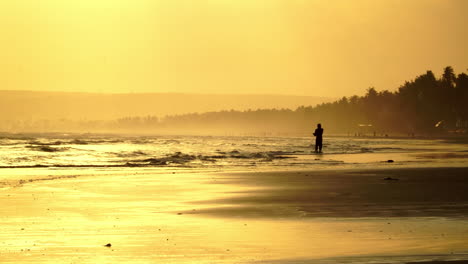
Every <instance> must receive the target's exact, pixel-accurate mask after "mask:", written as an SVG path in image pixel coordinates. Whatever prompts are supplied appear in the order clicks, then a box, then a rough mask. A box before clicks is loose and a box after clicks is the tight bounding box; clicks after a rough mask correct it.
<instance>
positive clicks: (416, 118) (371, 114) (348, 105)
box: [4, 67, 468, 135]
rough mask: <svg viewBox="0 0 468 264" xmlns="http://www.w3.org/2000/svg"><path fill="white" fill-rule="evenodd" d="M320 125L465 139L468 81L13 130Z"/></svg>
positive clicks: (300, 130) (236, 129) (278, 131)
mask: <svg viewBox="0 0 468 264" xmlns="http://www.w3.org/2000/svg"><path fill="white" fill-rule="evenodd" d="M317 123H322V124H323V125H324V127H326V128H327V134H330V133H342V134H343V133H344V134H350V135H355V134H361V135H362V134H367V135H387V134H391V135H395V134H404V135H433V134H441V133H447V132H456V133H467V127H468V75H467V74H465V73H460V74H458V75H457V74H455V72H454V70H453V68H452V67H446V68H445V69H444V72H443V74H442V76H441V77H440V78H437V77H436V76H435V75H434V73H433V72H432V71H427V72H426V73H425V74H422V75H420V76H417V77H416V78H415V79H414V80H412V81H407V82H405V83H404V84H403V85H402V86H400V87H399V89H398V90H397V91H395V92H390V91H381V92H378V91H377V90H376V89H375V88H369V89H368V90H367V92H366V94H365V95H364V96H352V97H343V98H341V99H340V100H337V101H335V102H331V103H323V104H320V105H317V106H315V107H313V106H301V107H298V108H297V109H295V110H291V109H258V110H247V111H236V110H226V111H217V112H206V113H201V114H200V113H191V114H182V115H172V116H166V117H164V118H158V117H156V116H146V117H125V118H120V119H118V120H114V121H86V120H85V121H72V120H65V119H61V120H59V121H55V122H51V121H48V120H42V121H34V122H29V123H28V122H24V121H23V122H21V121H17V122H16V123H14V124H9V126H10V127H11V128H13V129H12V130H15V129H16V130H23V131H24V130H26V131H27V130H29V131H31V130H36V131H37V130H41V131H50V130H55V131H58V130H61V129H62V131H64V130H68V131H86V132H103V131H106V132H108V131H116V132H149V133H177V134H224V135H226V134H232V135H234V134H251V135H253V134H261V135H267V134H271V135H282V134H285V135H286V134H288V135H293V134H294V135H304V134H307V135H310V134H311V132H312V131H313V129H314V128H315V125H316V124H317ZM7 125H8V124H7ZM4 126H5V124H4ZM65 128H66V129H65ZM7 130H8V129H7Z"/></svg>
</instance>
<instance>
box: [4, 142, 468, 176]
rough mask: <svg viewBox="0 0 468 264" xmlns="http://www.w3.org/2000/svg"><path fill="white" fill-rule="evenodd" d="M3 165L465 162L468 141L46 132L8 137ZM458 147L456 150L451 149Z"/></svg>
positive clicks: (240, 165)
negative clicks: (317, 147)
mask: <svg viewBox="0 0 468 264" xmlns="http://www.w3.org/2000/svg"><path fill="white" fill-rule="evenodd" d="M0 146H1V148H2V151H1V152H0V166H1V167H2V168H17V167H184V168H218V169H242V168H244V169H245V168H252V167H255V168H260V169H267V168H278V167H279V168H283V169H302V168H336V167H345V168H346V167H349V168H352V167H356V166H366V165H372V166H375V165H382V166H388V165H389V164H388V163H387V161H388V160H389V159H392V160H395V161H396V162H395V164H392V165H395V166H422V165H429V164H432V165H434V161H437V164H439V165H441V164H442V165H457V164H459V163H460V162H463V161H464V159H465V158H466V155H465V154H466V147H465V145H463V144H453V143H452V144H447V143H446V142H444V141H442V140H421V139H388V138H372V137H370V138H353V137H326V138H325V139H324V153H323V154H314V153H313V149H314V142H313V139H312V138H310V137H247V136H244V137H228V136H115V135H111V136H110V135H74V134H46V135H40V136H27V137H26V136H14V137H12V136H10V137H3V138H0ZM448 151H450V152H451V153H452V154H451V155H447V154H446V153H447V152H448Z"/></svg>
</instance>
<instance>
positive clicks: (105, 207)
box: [0, 170, 468, 263]
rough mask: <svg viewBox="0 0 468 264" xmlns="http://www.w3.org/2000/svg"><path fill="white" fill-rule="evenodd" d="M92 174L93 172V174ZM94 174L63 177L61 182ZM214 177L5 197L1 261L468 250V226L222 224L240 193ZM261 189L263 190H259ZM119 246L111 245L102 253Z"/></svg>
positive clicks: (68, 186) (412, 222) (133, 177)
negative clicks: (217, 212)
mask: <svg viewBox="0 0 468 264" xmlns="http://www.w3.org/2000/svg"><path fill="white" fill-rule="evenodd" d="M88 172H90V171H88ZM73 173H74V174H92V173H83V172H77V171H61V172H60V174H63V175H73ZM222 180H223V179H222V177H220V176H219V175H216V174H208V173H207V174H203V173H182V172H180V171H175V172H174V173H172V172H165V173H155V172H152V171H145V170H139V171H134V172H132V173H130V170H127V171H125V172H122V171H121V172H120V173H110V174H109V171H106V172H103V173H98V172H96V171H95V172H94V175H85V176H82V177H77V178H65V179H59V180H50V181H37V182H35V181H33V182H27V183H25V184H23V185H21V186H18V187H14V188H8V189H3V190H2V191H1V192H0V202H1V204H2V213H1V215H0V224H1V225H0V228H1V231H0V239H1V240H0V261H1V263H20V262H31V263H32V262H34V263H160V262H162V263H250V262H256V261H262V260H275V259H320V258H329V257H342V256H365V255H379V256H382V255H410V254H450V253H452V252H455V253H461V252H463V250H465V251H466V247H465V246H466V238H465V235H466V233H467V232H468V227H467V225H466V220H462V219H458V220H447V219H440V218H389V219H383V218H346V219H343V218H341V219H339V218H282V219H281V218H280V219H268V218H262V219H259V218H245V217H243V216H242V215H238V216H233V217H229V218H216V217H210V216H207V215H203V214H190V213H187V212H190V211H193V212H196V210H200V209H205V208H209V207H212V206H225V205H223V204H203V205H199V204H197V203H193V201H196V200H212V201H216V199H218V198H221V197H222V198H223V199H226V198H229V197H231V196H232V197H234V196H237V195H242V192H241V191H243V190H246V188H252V187H246V186H240V185H235V184H217V182H218V181H219V182H222ZM258 188H259V187H258ZM107 243H111V244H112V247H104V246H103V245H105V244H107Z"/></svg>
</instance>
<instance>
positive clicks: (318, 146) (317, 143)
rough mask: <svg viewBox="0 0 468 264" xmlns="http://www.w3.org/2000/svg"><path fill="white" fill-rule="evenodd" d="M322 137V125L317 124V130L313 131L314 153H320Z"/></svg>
mask: <svg viewBox="0 0 468 264" xmlns="http://www.w3.org/2000/svg"><path fill="white" fill-rule="evenodd" d="M322 135H323V128H322V125H321V124H317V129H315V132H314V136H315V152H316V153H319V152H322Z"/></svg>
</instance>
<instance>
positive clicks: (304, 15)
mask: <svg viewBox="0 0 468 264" xmlns="http://www.w3.org/2000/svg"><path fill="white" fill-rule="evenodd" d="M467 7H468V4H467V2H466V1H461V0H451V1H444V0H429V1H425V0H414V1H370V0H359V1H340V0H334V1H314V0H310V1H306V0H239V1H234V0H224V1H221V0H203V1H184V0H176V1H164V0H161V1H157V0H154V1H153V0H80V1H74V0H42V1H35V0H16V1H1V2H0V35H1V36H2V37H1V38H2V39H1V41H0V58H1V59H0V61H1V62H0V70H1V72H2V74H0V87H1V88H0V89H3V90H5V89H9V90H57V91H97V92H192V93H193V92H196V93H280V94H301V95H317V96H341V95H352V94H356V93H357V94H361V93H362V92H363V91H364V90H365V89H366V88H367V87H369V86H376V88H377V89H394V88H397V87H398V85H400V84H401V83H402V82H403V81H405V80H408V79H410V78H413V77H414V76H416V75H417V74H420V73H423V72H425V71H426V70H427V69H442V67H444V66H447V65H452V66H453V67H454V68H455V69H456V70H459V71H464V70H465V69H466V68H467V67H468V65H467V63H466V62H467V61H468V53H466V52H465V51H464V49H465V47H466V46H468V37H467V36H468V32H467V31H468V30H467V27H466V26H465V25H466V24H467V18H466V16H465V14H466V11H467V10H468V9H467Z"/></svg>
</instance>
